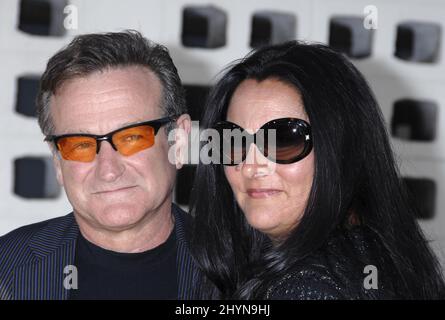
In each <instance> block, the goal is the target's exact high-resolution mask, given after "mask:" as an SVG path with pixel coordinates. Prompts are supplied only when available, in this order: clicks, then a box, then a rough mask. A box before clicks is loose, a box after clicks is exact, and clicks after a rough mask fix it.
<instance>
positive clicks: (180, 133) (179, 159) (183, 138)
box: [175, 113, 192, 169]
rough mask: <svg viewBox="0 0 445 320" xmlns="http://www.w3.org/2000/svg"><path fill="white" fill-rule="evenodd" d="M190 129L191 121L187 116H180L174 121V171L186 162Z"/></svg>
mask: <svg viewBox="0 0 445 320" xmlns="http://www.w3.org/2000/svg"><path fill="white" fill-rule="evenodd" d="M191 128H192V120H191V119H190V116H189V115H188V114H186V113H185V114H182V115H181V116H180V117H179V118H178V119H177V120H176V130H175V164H176V169H181V168H182V165H183V164H184V163H186V162H188V147H189V145H188V141H189V136H190V131H191Z"/></svg>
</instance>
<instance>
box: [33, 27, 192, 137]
mask: <svg viewBox="0 0 445 320" xmlns="http://www.w3.org/2000/svg"><path fill="white" fill-rule="evenodd" d="M125 66H142V67H147V68H149V69H150V70H151V71H152V72H153V73H154V74H156V76H157V77H158V78H159V80H160V82H161V84H162V101H161V105H160V107H161V110H162V111H163V113H164V115H165V116H178V115H181V114H183V113H186V112H187V108H186V104H185V93H184V89H183V87H182V84H181V80H180V78H179V75H178V71H177V69H176V67H175V65H174V64H173V61H172V59H171V57H170V55H169V52H168V49H167V48H166V47H164V46H162V45H159V44H156V43H154V42H152V41H150V40H148V39H146V38H144V37H143V36H142V35H141V33H139V32H138V31H135V30H125V31H123V32H110V33H93V34H85V35H80V36H77V37H75V38H74V39H73V40H72V41H71V43H70V44H68V46H66V47H65V48H63V49H62V50H60V51H59V52H57V53H56V54H55V55H54V56H52V57H51V58H50V59H49V61H48V64H47V66H46V70H45V72H44V73H43V75H42V77H41V79H40V90H39V93H38V95H37V100H36V104H37V115H38V121H39V125H40V129H41V130H42V132H43V134H44V135H51V134H54V131H55V124H54V122H53V119H52V117H51V111H50V99H51V96H52V95H53V94H55V93H56V91H57V89H58V88H60V86H61V85H62V83H63V82H64V81H66V80H69V79H72V78H75V77H84V76H87V75H89V74H92V73H94V72H96V71H102V70H106V69H109V68H118V67H125ZM171 129H172V126H171V125H170V126H168V127H167V132H168V131H169V130H171Z"/></svg>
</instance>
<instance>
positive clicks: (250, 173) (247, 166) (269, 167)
mask: <svg viewBox="0 0 445 320" xmlns="http://www.w3.org/2000/svg"><path fill="white" fill-rule="evenodd" d="M273 167H274V165H273V163H271V162H270V161H269V160H268V159H267V158H266V157H265V156H264V155H263V154H262V153H261V152H260V150H259V149H258V147H257V146H256V145H255V144H254V143H252V144H251V145H250V147H249V151H248V152H247V155H246V159H245V160H244V162H243V163H241V171H242V174H243V176H245V177H246V178H249V179H252V178H259V177H263V176H268V175H270V174H271V173H272V172H273Z"/></svg>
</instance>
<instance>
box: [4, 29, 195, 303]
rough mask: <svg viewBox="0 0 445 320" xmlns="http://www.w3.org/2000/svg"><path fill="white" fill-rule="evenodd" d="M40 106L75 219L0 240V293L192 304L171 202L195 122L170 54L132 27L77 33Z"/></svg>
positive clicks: (58, 57)
mask: <svg viewBox="0 0 445 320" xmlns="http://www.w3.org/2000/svg"><path fill="white" fill-rule="evenodd" d="M37 108H38V114H39V124H40V127H41V129H42V132H43V134H44V135H45V137H46V138H45V140H46V141H48V143H49V145H50V148H51V150H52V153H53V159H54V165H55V168H56V173H57V180H58V181H59V183H60V184H61V185H62V186H63V187H64V189H65V191H66V194H67V196H68V199H69V201H70V203H71V205H72V207H73V213H70V214H68V215H67V216H64V217H59V218H55V219H51V220H48V221H44V222H40V223H37V224H33V225H28V226H25V227H22V228H19V229H17V230H15V231H12V232H11V233H9V234H7V235H5V236H3V237H2V238H0V298H2V299H90V298H93V299H96V298H97V299H127V298H128V299H188V298H193V292H192V291H193V290H192V289H193V288H195V287H196V286H195V280H196V279H197V271H196V268H195V265H194V263H193V260H192V258H191V256H190V254H189V251H188V246H187V243H186V241H185V232H186V226H187V221H188V217H187V215H186V214H185V213H184V212H182V211H181V209H179V208H178V207H177V206H176V205H174V204H172V189H173V186H174V182H175V176H176V169H179V168H180V167H181V160H180V159H181V156H182V155H184V154H185V149H184V148H185V147H186V146H185V143H184V141H186V140H187V138H186V137H184V135H187V134H188V132H190V126H191V124H190V117H189V116H188V115H187V114H186V107H185V99H184V93H183V89H182V87H181V82H180V79H179V76H178V74H177V70H176V68H175V66H174V65H173V62H172V60H171V58H170V56H169V54H168V51H167V49H166V48H165V47H163V46H160V45H157V44H154V43H152V42H150V41H148V40H147V39H145V38H143V37H142V35H141V34H140V33H138V32H136V31H126V32H121V33H107V34H88V35H81V36H78V37H76V38H75V39H74V40H73V41H72V42H71V43H70V44H69V45H68V46H67V47H66V48H64V49H63V50H61V51H60V52H58V53H56V54H55V55H54V56H53V57H52V58H51V59H50V60H49V62H48V65H47V68H46V71H45V72H44V74H43V76H42V79H41V86H40V92H39V95H38V98H37ZM173 128H178V129H182V130H176V131H175V132H177V133H176V134H175V135H174V137H175V139H176V143H175V142H173V143H169V141H168V133H169V132H170V130H172V129H173ZM169 148H176V149H175V150H174V155H176V162H175V163H173V164H172V163H170V162H169V159H168V154H169Z"/></svg>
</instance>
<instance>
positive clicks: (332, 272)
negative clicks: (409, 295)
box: [266, 227, 395, 300]
mask: <svg viewBox="0 0 445 320" xmlns="http://www.w3.org/2000/svg"><path fill="white" fill-rule="evenodd" d="M379 250H380V249H379V245H378V241H377V240H376V238H375V237H373V236H372V232H370V230H368V229H366V228H363V227H354V228H352V229H349V230H348V229H341V230H336V231H335V232H333V233H332V235H331V236H330V237H329V239H328V241H327V242H326V244H325V245H323V246H322V247H321V248H320V249H319V250H317V251H316V252H314V253H313V254H311V255H309V256H308V257H306V258H304V259H303V260H301V261H299V262H298V263H296V264H295V265H294V266H293V267H292V268H291V270H290V271H288V272H287V273H286V274H285V275H284V276H282V277H281V278H280V279H279V280H278V281H276V282H275V283H274V284H273V285H272V286H270V288H269V290H268V291H267V294H266V298H268V299H296V300H300V299H302V300H312V299H317V300H332V299H334V300H335V299H341V300H343V299H391V298H395V295H394V293H393V292H394V290H393V288H392V286H391V281H390V279H391V278H392V274H391V273H390V272H391V270H390V269H391V268H389V267H388V265H387V263H386V262H385V259H384V258H383V257H382V255H381V253H380V252H379Z"/></svg>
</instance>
